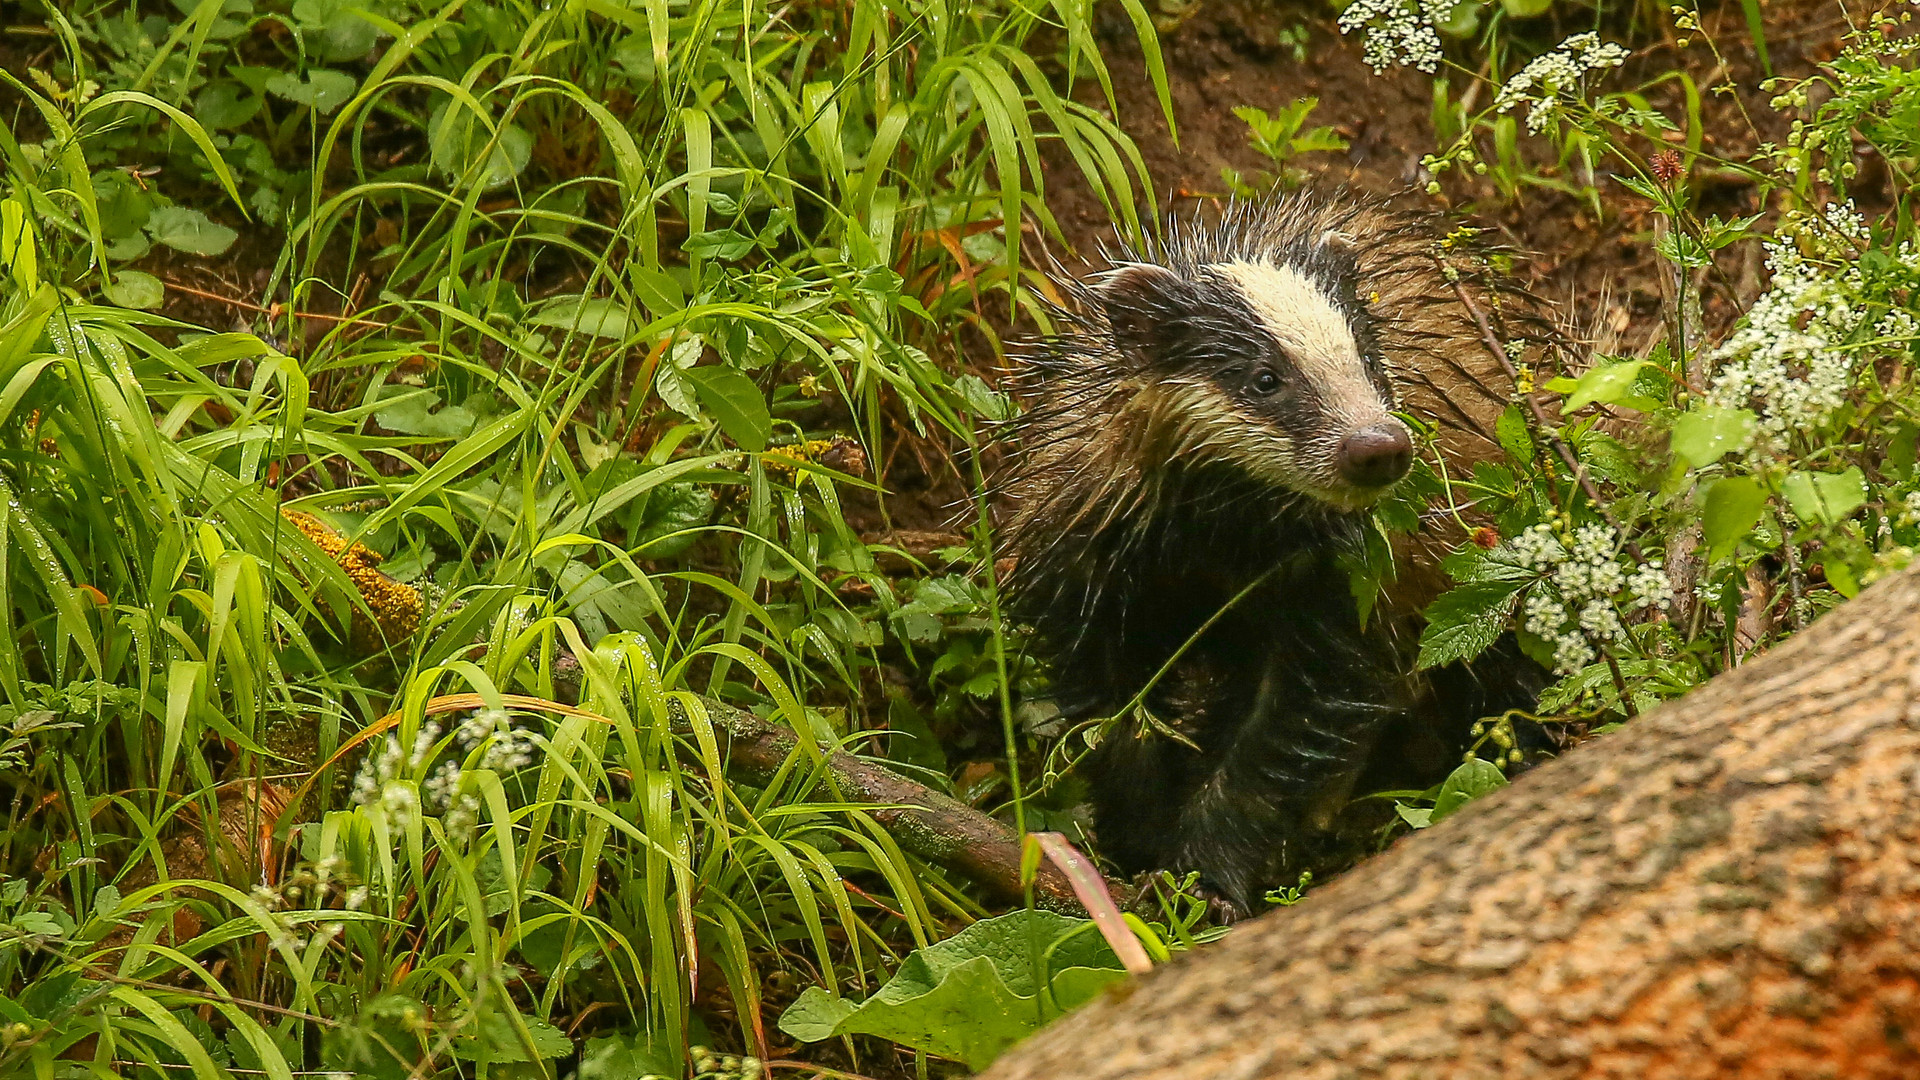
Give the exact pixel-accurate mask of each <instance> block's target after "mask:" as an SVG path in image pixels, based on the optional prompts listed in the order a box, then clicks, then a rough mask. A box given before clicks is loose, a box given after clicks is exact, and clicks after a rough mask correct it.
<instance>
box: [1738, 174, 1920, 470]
mask: <svg viewBox="0 0 1920 1080" xmlns="http://www.w3.org/2000/svg"><path fill="white" fill-rule="evenodd" d="M1823 226H1824V227H1823ZM1866 228H1867V226H1866V223H1865V222H1864V221H1863V220H1862V219H1861V217H1860V215H1859V214H1858V213H1857V212H1855V210H1854V209H1853V204H1852V203H1851V202H1847V203H1843V204H1829V205H1828V206H1827V207H1826V208H1825V211H1824V212H1823V213H1822V214H1821V215H1820V217H1819V218H1817V219H1816V218H1814V217H1812V216H1811V215H1807V214H1798V215H1794V216H1793V217H1791V218H1789V219H1788V220H1787V221H1786V222H1784V223H1783V224H1782V225H1781V227H1780V231H1779V233H1778V235H1776V236H1775V237H1774V238H1773V239H1771V240H1768V241H1766V244H1765V247H1766V250H1767V266H1768V269H1769V270H1770V271H1771V274H1772V278H1771V281H1770V282H1769V284H1768V287H1767V291H1766V293H1765V294H1763V295H1762V296H1761V297H1760V299H1758V300H1756V301H1755V302H1754V305H1753V308H1752V309H1751V310H1750V311H1748V312H1747V320H1746V324H1745V325H1744V326H1742V327H1741V328H1740V329H1739V330H1736V331H1735V332H1734V333H1733V334H1732V336H1730V337H1728V338H1727V340H1726V341H1725V342H1723V343H1722V344H1721V345H1720V347H1719V348H1717V349H1715V350H1714V351H1713V353H1712V355H1711V356H1710V357H1709V359H1710V360H1711V361H1712V362H1713V363H1714V364H1716V365H1717V366H1718V367H1719V371H1718V373H1717V374H1716V375H1715V376H1714V381H1713V384H1712V385H1711V386H1710V387H1709V388H1708V390H1707V400H1708V401H1709V402H1710V403H1711V404H1713V405H1717V406H1720V407H1722V408H1744V409H1751V410H1753V412H1754V413H1756V414H1757V415H1758V416H1759V423H1758V424H1757V425H1756V427H1755V431H1754V433H1753V435H1752V437H1751V443H1750V448H1751V449H1753V450H1755V451H1756V452H1770V451H1773V450H1776V449H1779V448H1781V446H1782V445H1783V444H1784V443H1785V441H1786V439H1787V437H1788V436H1789V435H1790V434H1792V433H1794V432H1803V431H1807V430H1810V429H1813V428H1816V427H1818V426H1819V425H1820V424H1821V423H1822V422H1823V421H1825V420H1826V418H1827V417H1828V416H1829V415H1831V414H1832V413H1833V412H1834V410H1836V409H1838V408H1839V407H1840V406H1841V405H1842V404H1844V403H1845V401H1846V398H1847V392H1848V391H1849V390H1850V389H1851V388H1852V387H1853V383H1854V376H1855V372H1856V370H1857V360H1858V354H1857V351H1856V350H1855V349H1853V348H1850V347H1849V346H1848V342H1849V340H1850V339H1851V338H1852V337H1853V334H1854V332H1855V330H1857V329H1858V328H1859V326H1860V323H1861V322H1862V321H1863V320H1864V314H1863V313H1861V312H1859V311H1856V310H1855V308H1854V306H1853V304H1852V302H1851V299H1850V298H1852V297H1854V296H1858V295H1860V294H1861V293H1862V292H1863V291H1864V288H1865V281H1864V277H1863V275H1862V273H1861V270H1860V267H1859V265H1858V264H1857V263H1856V262H1855V261H1854V258H1853V256H1854V252H1855V249H1854V247H1853V245H1854V244H1856V243H1860V242H1863V241H1864V239H1865V237H1866V235H1867V233H1866ZM1899 325H1901V324H1893V325H1891V326H1890V327H1889V328H1890V329H1893V328H1898V326H1899ZM1886 336H1893V335H1886Z"/></svg>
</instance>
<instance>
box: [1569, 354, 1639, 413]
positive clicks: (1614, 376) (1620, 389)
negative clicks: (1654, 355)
mask: <svg viewBox="0 0 1920 1080" xmlns="http://www.w3.org/2000/svg"><path fill="white" fill-rule="evenodd" d="M1647 363H1648V361H1645V360H1622V361H1620V362H1619V363H1617V364H1605V365H1602V366H1600V367H1596V368H1593V369H1592V370H1590V371H1588V372H1586V373H1585V374H1583V375H1581V376H1580V378H1579V379H1577V380H1575V381H1574V384H1573V392H1572V393H1570V394H1568V395H1567V404H1566V406H1565V407H1566V411H1568V412H1573V411H1575V410H1577V409H1583V408H1585V407H1586V406H1588V405H1592V404H1594V403H1595V402H1598V403H1600V404H1602V405H1605V404H1609V403H1611V402H1615V401H1619V400H1620V399H1621V398H1623V397H1626V396H1627V395H1628V394H1630V393H1632V392H1633V384H1634V381H1635V380H1637V379H1639V378H1640V369H1641V368H1644V367H1646V366H1647Z"/></svg>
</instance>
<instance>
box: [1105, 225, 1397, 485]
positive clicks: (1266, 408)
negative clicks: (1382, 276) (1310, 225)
mask: <svg viewBox="0 0 1920 1080" xmlns="http://www.w3.org/2000/svg"><path fill="white" fill-rule="evenodd" d="M1183 262H1184V260H1183ZM1357 279H1358V268H1357V266H1355V265H1354V259H1353V256H1352V255H1351V253H1350V252H1348V251H1346V250H1345V248H1344V247H1343V246H1342V245H1341V244H1340V242H1339V239H1338V238H1337V237H1326V238H1323V239H1322V240H1321V241H1320V242H1319V243H1317V244H1315V245H1314V246H1313V247H1312V248H1310V249H1307V250H1305V251H1302V252H1298V253H1294V254H1293V255H1291V256H1290V255H1289V253H1287V252H1285V251H1279V252H1272V253H1263V254H1262V255H1258V256H1254V257H1251V258H1233V259H1231V260H1226V261H1219V262H1206V261H1194V262H1192V263H1188V264H1185V265H1176V266H1174V267H1168V266H1162V265H1158V264H1156V263H1148V262H1132V263H1123V264H1121V265H1119V266H1117V267H1115V268H1114V269H1112V270H1109V271H1107V272H1106V273H1105V274H1103V275H1101V276H1100V277H1099V278H1098V279H1096V280H1095V281H1094V282H1093V283H1092V285H1093V289H1092V293H1093V296H1094V297H1095V298H1096V300H1097V303H1098V305H1099V307H1100V308H1101V310H1102V313H1103V314H1104V316H1105V322H1106V324H1107V330H1108V332H1110V333H1111V335H1112V346H1113V348H1114V350H1115V353H1116V354H1117V359H1119V360H1120V362H1121V364H1122V365H1123V367H1124V368H1125V369H1126V370H1127V371H1128V372H1129V374H1130V379H1129V381H1130V382H1131V383H1132V385H1133V390H1134V393H1133V401H1132V407H1131V408H1130V409H1129V410H1128V411H1129V412H1131V413H1133V414H1134V415H1135V417H1136V418H1141V419H1144V420H1145V421H1146V422H1145V423H1144V424H1142V425H1141V426H1140V427H1139V430H1141V431H1143V432H1151V433H1153V434H1151V435H1149V436H1147V438H1148V439H1149V441H1150V442H1152V443H1153V444H1154V445H1153V446H1150V447H1148V446H1143V447H1139V448H1138V449H1139V450H1141V451H1142V452H1145V453H1147V454H1149V455H1150V456H1161V457H1164V458H1165V459H1166V460H1167V461H1168V463H1174V462H1175V461H1183V462H1189V463H1192V462H1205V463H1219V464H1226V465H1230V466H1233V467H1236V468H1239V469H1241V470H1243V471H1245V472H1246V473H1248V474H1250V475H1252V476H1254V477H1255V478H1257V479H1260V480H1262V481H1264V482H1267V483H1273V484H1278V485H1279V486H1281V487H1284V488H1286V489H1287V490H1290V491H1294V492H1298V493H1300V494H1303V495H1306V496H1309V497H1311V498H1314V499H1316V500H1319V501H1321V502H1323V503H1327V504H1331V505H1333V506H1336V507H1339V508H1342V509H1358V508H1360V507H1364V506H1367V505H1369V504H1371V503H1372V502H1373V501H1374V500H1376V499H1378V498H1379V497H1380V495H1381V494H1382V493H1384V492H1385V491H1386V489H1387V488H1388V487H1389V486H1390V485H1391V484H1393V483H1394V482H1395V481H1397V480H1399V479H1400V478H1401V477H1402V476H1404V475H1406V472H1407V468H1408V466H1409V465H1410V464H1411V463H1412V460H1413V442H1412V439H1411V437H1410V436H1409V434H1408V432H1407V428H1406V426H1405V425H1404V424H1402V423H1401V422H1400V420H1399V419H1397V418H1396V417H1395V416H1394V415H1393V408H1394V396H1393V387H1392V384H1391V383H1390V381H1389V379H1388V373H1387V367H1386V358H1385V356H1384V355H1383V354H1382V350H1381V343H1380V334H1379V332H1378V331H1379V324H1378V322H1377V320H1376V319H1375V317H1374V316H1373V315H1372V314H1371V313H1370V312H1369V311H1368V308H1367V304H1366V303H1365V302H1364V301H1362V300H1361V299H1360V298H1359V296H1358V295H1357V289H1356V286H1355V282H1356V281H1357Z"/></svg>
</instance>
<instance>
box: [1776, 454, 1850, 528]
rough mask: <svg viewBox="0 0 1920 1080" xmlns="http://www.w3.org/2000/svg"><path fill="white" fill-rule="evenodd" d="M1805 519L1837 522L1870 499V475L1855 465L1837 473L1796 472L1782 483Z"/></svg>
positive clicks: (1789, 498) (1789, 500)
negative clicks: (1866, 475)
mask: <svg viewBox="0 0 1920 1080" xmlns="http://www.w3.org/2000/svg"><path fill="white" fill-rule="evenodd" d="M1780 493H1781V494H1783V495H1785V496H1786V497H1787V505H1789V506H1791V507H1793V512H1794V513H1795V514H1797V515H1799V517H1800V520H1802V521H1812V522H1818V523H1820V524H1822V525H1837V524H1839V523H1840V522H1842V521H1845V520H1847V519H1848V518H1849V517H1852V516H1853V512H1854V511H1855V510H1858V509H1860V507H1861V506H1862V505H1863V504H1865V503H1866V501H1867V478H1866V477H1865V476H1862V475H1861V473H1860V468H1859V466H1857V465H1856V466H1854V467H1852V468H1849V469H1847V470H1845V471H1844V472H1837V473H1815V472H1793V473H1789V474H1787V479H1786V481H1785V482H1784V483H1782V484H1781V485H1780Z"/></svg>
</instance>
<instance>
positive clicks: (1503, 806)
mask: <svg viewBox="0 0 1920 1080" xmlns="http://www.w3.org/2000/svg"><path fill="white" fill-rule="evenodd" d="M987 1075H988V1076H989V1077H990V1078H992V1080H1016V1078H1040V1080H1059V1078H1061V1077H1074V1078H1075V1080H1100V1078H1108V1077H1193V1078H1196V1080H1198V1078H1206V1080H1228V1078H1233V1080H1254V1078H1262V1077H1273V1078H1279V1077H1286V1078H1288V1080H1318V1078H1326V1080H1332V1078H1336V1077H1337V1078H1359V1077H1368V1078H1371V1077H1404V1078H1408V1080H1412V1078H1416V1077H1417V1078H1420V1080H1449V1078H1461V1080H1464V1078H1474V1080H1481V1078H1492V1077H1507V1078H1521V1077H1525V1078H1555V1080H1558V1078H1571V1077H1581V1078H1587V1077H1595V1078H1597V1077H1619V1078H1622V1080H1625V1078H1633V1080H1642V1078H1645V1080H1680V1078H1696V1077H1697V1078H1702V1080H1705V1078H1709V1077H1711V1078H1716V1080H1718V1078H1722V1077H1729V1078H1731V1077H1738V1078H1750V1080H1758V1078H1768V1080H1773V1078H1779V1080H1786V1078H1789V1077H1791V1078H1794V1080H1800V1078H1811V1077H1833V1078H1854V1077H1872V1078H1881V1077H1885V1078H1889V1080H1892V1078H1902V1080H1910V1078H1913V1077H1920V570H1916V571H1909V572H1906V573H1903V574H1900V575H1898V576H1896V577H1894V578H1892V579H1890V580H1888V581H1885V582H1882V583H1880V584H1879V585H1877V586H1876V587H1874V588H1873V589H1871V590H1869V591H1868V592H1867V593H1866V594H1865V595H1863V596H1861V597H1860V598H1859V599H1857V600H1855V601H1853V602H1851V603H1848V604H1846V605H1844V606H1843V607H1841V608H1840V609H1838V610H1837V611H1835V612H1833V613H1832V614H1830V615H1828V616H1827V617H1826V618H1825V619H1823V620H1821V621H1820V623H1819V624H1818V625H1817V626H1815V627H1813V628H1811V629H1809V630H1808V631H1806V632H1805V633H1804V634H1802V635H1799V636H1798V637H1796V638H1794V639H1793V640H1791V641H1789V642H1787V643H1786V644H1784V645H1782V646H1780V647H1779V648H1778V649H1776V650H1774V651H1773V652H1772V653H1771V654H1770V655H1768V656H1767V657H1765V658H1764V659H1760V660H1757V661H1755V662H1754V663H1752V664H1750V665H1748V666H1746V667H1743V668H1741V669H1740V670H1738V671H1736V672H1733V673H1730V674H1728V675H1727V676H1725V677H1723V678H1720V679H1716V680H1714V681H1713V682H1712V683H1711V684H1710V685H1708V686H1705V687H1703V688H1701V689H1700V690H1697V691H1695V692H1694V693H1693V694H1691V695H1689V696H1688V697H1687V698H1686V699H1685V700H1683V701H1679V702H1676V703H1674V704H1671V705H1668V706H1666V707H1664V708H1661V709H1659V710H1656V711H1655V712H1653V713H1651V714H1649V715H1647V716H1645V717H1643V718H1641V719H1638V720H1635V721H1633V722H1632V723H1630V724H1628V725H1627V726H1626V728H1625V729H1623V730H1621V731H1619V732H1617V733H1615V734H1613V735H1609V736H1607V737H1605V738H1603V739H1599V740H1596V741H1595V742H1593V743H1591V744H1588V745H1585V746H1582V747H1580V748H1578V749H1576V750H1574V751H1572V752H1570V753H1568V754H1567V755H1566V756H1565V757H1563V758H1561V759H1560V760H1558V761H1554V762H1550V763H1548V764H1546V765H1544V766H1542V767H1540V768H1538V769H1536V770H1534V771H1533V772H1531V773H1528V774H1527V775H1525V776H1523V777H1521V778H1520V779H1519V780H1517V781H1516V782H1515V783H1514V784H1513V785H1512V786H1511V787H1509V788H1506V789H1504V790H1502V791H1499V792H1496V793H1494V794H1492V795H1489V796H1487V797H1485V798H1483V799H1480V800H1478V801H1477V802H1475V803H1474V804H1472V805H1470V806H1468V807H1467V808H1466V809H1464V810H1462V811H1461V812H1460V813H1459V814H1457V815H1455V816H1454V817H1452V818H1450V819H1448V820H1447V821H1445V822H1443V823H1442V824H1440V825H1438V826H1436V827H1434V828H1432V829H1430V830H1427V831H1425V832H1422V833H1419V834H1417V835H1415V836H1412V837H1409V838H1407V839H1406V840H1404V841H1402V842H1401V843H1399V844H1397V845H1395V847H1394V848H1393V850H1391V851H1389V852H1387V853H1386V854H1384V855H1381V856H1380V857H1378V858H1377V859H1374V860H1372V861H1371V862H1368V863H1366V864H1365V865H1363V866H1361V867H1360V868H1358V869H1356V870H1354V871H1353V872H1352V873H1349V874H1347V875H1346V876H1345V877H1342V878H1341V879H1340V880H1338V881H1336V882H1334V883H1332V884H1330V885H1328V886H1327V887H1326V888H1324V889H1320V890H1316V891H1315V892H1314V893H1313V894H1312V895H1311V896H1310V897H1309V898H1308V899H1307V901H1306V902H1305V903H1303V904H1301V905H1300V906H1298V907H1294V908H1288V909H1284V910H1281V911H1277V912H1274V913H1273V914H1271V915H1268V916H1266V917H1264V918H1261V919H1258V920H1256V921H1254V922H1252V923H1249V924H1247V925H1246V926H1244V927H1242V928H1239V929H1236V930H1235V931H1234V932H1233V933H1232V934H1230V935H1229V936H1228V937H1227V938H1226V939H1225V940H1224V941H1222V942H1220V943H1218V944H1215V945H1211V946H1207V947H1206V948H1204V949H1202V950H1199V951H1197V952H1196V953H1194V954H1191V955H1189V956H1187V957H1185V958H1184V959H1182V960H1180V961H1178V962H1176V963H1174V964H1172V965H1169V966H1168V967H1167V968H1165V969H1163V970H1160V971H1157V972H1154V973H1153V974H1151V975H1149V976H1147V977H1146V978H1145V979H1143V980H1142V981H1140V982H1139V983H1138V984H1137V985H1134V986H1132V987H1129V988H1123V992H1119V993H1115V994H1112V995H1110V996H1109V997H1107V998H1105V999H1103V1000H1101V1001H1098V1002H1095V1003H1094V1004H1093V1005H1092V1006H1090V1007H1089V1008H1087V1009H1086V1010H1084V1011H1082V1012H1079V1013H1076V1014H1074V1015H1072V1016H1069V1017H1067V1018H1066V1019H1065V1020H1063V1021H1061V1022H1060V1023H1058V1024H1056V1025H1054V1026H1053V1027H1052V1028H1051V1029H1049V1030H1047V1031H1044V1032H1042V1033H1040V1034H1039V1035H1038V1036H1036V1037H1035V1038H1034V1039H1033V1040H1032V1041H1030V1042H1028V1043H1026V1044H1025V1045H1023V1046H1021V1047H1018V1048H1016V1049H1015V1050H1014V1051H1013V1052H1011V1053H1009V1054H1008V1056H1007V1057H1006V1058H1005V1059H1003V1060H1002V1061H1001V1062H1000V1063H999V1064H998V1065H997V1066H996V1067H995V1068H994V1069H992V1070H991V1071H990V1072H989V1073H988V1074H987Z"/></svg>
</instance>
